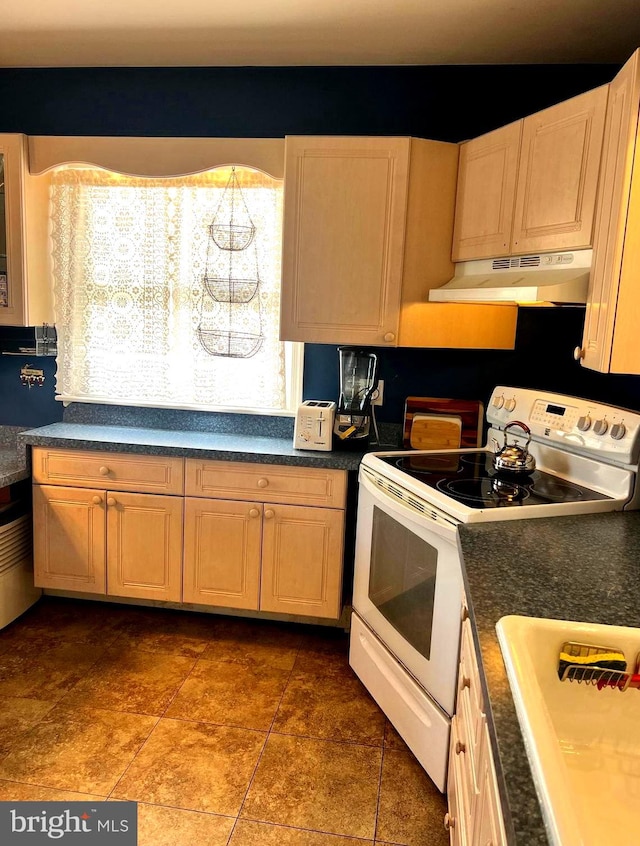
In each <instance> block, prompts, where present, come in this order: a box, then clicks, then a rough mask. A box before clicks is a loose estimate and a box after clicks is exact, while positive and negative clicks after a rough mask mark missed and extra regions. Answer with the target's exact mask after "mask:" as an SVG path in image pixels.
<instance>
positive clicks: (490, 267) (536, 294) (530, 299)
mask: <svg viewBox="0 0 640 846" xmlns="http://www.w3.org/2000/svg"><path fill="white" fill-rule="evenodd" d="M592 256H593V250H575V251H574V252H564V253H538V254H536V255H529V256H514V257H508V256H507V257H506V258H495V259H481V260H479V261H464V262H460V263H459V264H456V266H455V267H456V275H455V276H454V277H453V279H451V281H450V282H447V283H446V284H445V285H442V287H440V288H433V289H432V290H431V291H429V300H430V301H432V302H441V303H451V302H454V303H464V302H467V303H519V304H521V305H569V304H576V303H586V301H587V290H588V287H589V270H590V268H591V259H592Z"/></svg>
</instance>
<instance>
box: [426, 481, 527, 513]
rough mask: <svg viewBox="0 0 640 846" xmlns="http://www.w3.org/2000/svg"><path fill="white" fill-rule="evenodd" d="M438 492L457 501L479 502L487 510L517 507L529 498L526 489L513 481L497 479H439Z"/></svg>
mask: <svg viewBox="0 0 640 846" xmlns="http://www.w3.org/2000/svg"><path fill="white" fill-rule="evenodd" d="M436 487H437V488H438V490H439V491H441V492H442V493H444V494H448V495H449V496H453V497H454V498H455V499H458V500H462V501H464V500H469V501H471V502H481V503H483V504H484V505H486V506H487V507H489V508H492V507H496V506H500V505H502V504H504V505H512V504H513V505H517V504H519V503H521V502H523V501H524V500H525V499H528V497H529V491H528V490H527V488H525V487H523V486H522V485H519V484H518V483H517V482H514V481H511V480H509V481H506V480H504V479H500V478H497V477H494V478H486V479H441V480H440V481H439V482H438V483H437V485H436Z"/></svg>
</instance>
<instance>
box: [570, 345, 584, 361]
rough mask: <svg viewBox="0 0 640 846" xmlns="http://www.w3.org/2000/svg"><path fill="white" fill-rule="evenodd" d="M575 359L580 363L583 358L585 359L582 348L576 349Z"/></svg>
mask: <svg viewBox="0 0 640 846" xmlns="http://www.w3.org/2000/svg"><path fill="white" fill-rule="evenodd" d="M573 357H574V359H575V360H576V361H580V359H581V358H584V350H583V349H582V347H576V348H575V350H574V351H573Z"/></svg>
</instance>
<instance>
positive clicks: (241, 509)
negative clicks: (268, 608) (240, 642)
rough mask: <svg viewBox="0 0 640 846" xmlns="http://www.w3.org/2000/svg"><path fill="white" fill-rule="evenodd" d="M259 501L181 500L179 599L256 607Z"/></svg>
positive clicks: (258, 604)
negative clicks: (182, 560) (181, 552)
mask: <svg viewBox="0 0 640 846" xmlns="http://www.w3.org/2000/svg"><path fill="white" fill-rule="evenodd" d="M262 508H263V506H262V503H256V502H243V501H240V502H236V501H234V500H226V499H192V498H187V500H186V503H185V535H184V583H183V600H184V602H193V603H195V604H200V605H218V606H222V607H224V608H246V609H249V610H253V611H257V610H258V608H259V607H260V567H261V557H260V556H261V549H262Z"/></svg>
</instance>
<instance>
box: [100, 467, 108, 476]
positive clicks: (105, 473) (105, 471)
mask: <svg viewBox="0 0 640 846" xmlns="http://www.w3.org/2000/svg"><path fill="white" fill-rule="evenodd" d="M99 473H100V475H101V476H108V475H109V468H108V467H105V466H104V464H103V465H102V467H101V468H100V470H99Z"/></svg>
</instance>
